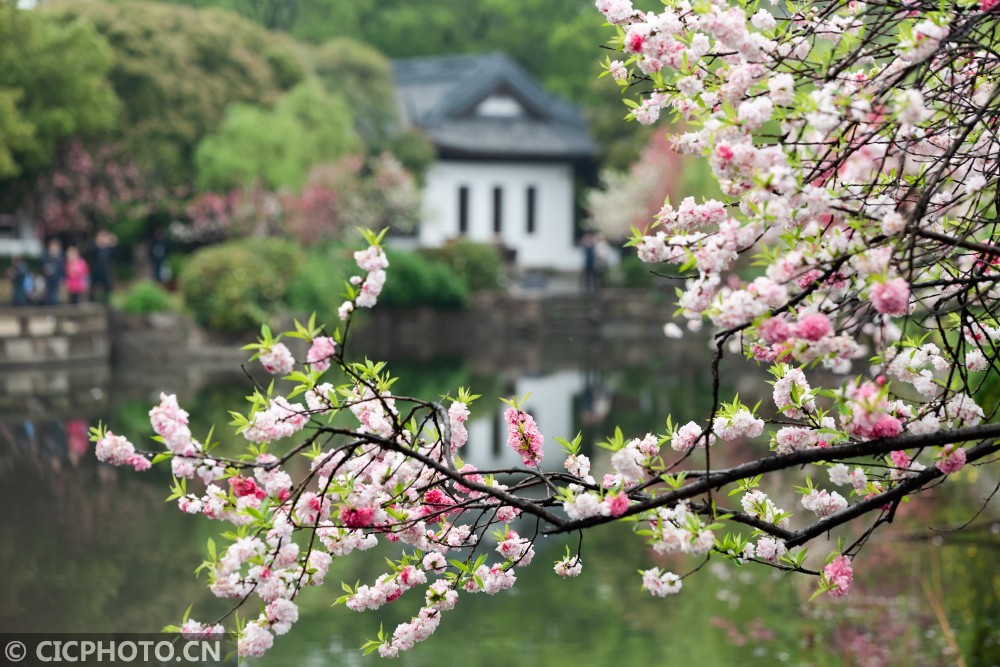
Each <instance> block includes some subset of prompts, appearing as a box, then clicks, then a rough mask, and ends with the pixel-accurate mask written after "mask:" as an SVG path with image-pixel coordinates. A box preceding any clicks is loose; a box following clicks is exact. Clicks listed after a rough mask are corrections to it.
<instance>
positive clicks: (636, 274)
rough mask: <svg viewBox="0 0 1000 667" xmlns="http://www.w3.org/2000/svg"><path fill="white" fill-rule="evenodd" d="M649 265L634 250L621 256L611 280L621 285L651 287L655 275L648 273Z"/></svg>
mask: <svg viewBox="0 0 1000 667" xmlns="http://www.w3.org/2000/svg"><path fill="white" fill-rule="evenodd" d="M650 268H651V267H650V265H649V264H646V263H645V262H643V261H641V260H640V259H639V257H638V255H636V254H635V253H634V252H627V253H625V254H624V255H623V256H622V261H621V263H620V264H619V265H618V266H617V267H615V275H614V278H613V281H614V282H615V283H616V284H618V285H621V286H622V287H652V286H653V285H654V284H655V280H656V276H654V275H653V274H652V273H650Z"/></svg>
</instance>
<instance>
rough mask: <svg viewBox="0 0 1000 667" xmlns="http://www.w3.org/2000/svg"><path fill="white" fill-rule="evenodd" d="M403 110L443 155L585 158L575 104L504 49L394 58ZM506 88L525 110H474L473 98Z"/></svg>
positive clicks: (586, 146)
mask: <svg viewBox="0 0 1000 667" xmlns="http://www.w3.org/2000/svg"><path fill="white" fill-rule="evenodd" d="M393 72H394V74H395V77H396V90H397V91H398V95H399V103H400V106H401V108H402V112H403V117H404V119H405V121H406V122H407V123H408V124H410V125H415V126H417V127H419V128H422V129H423V130H424V131H426V132H427V134H428V136H429V137H430V138H431V140H432V141H433V142H434V144H435V145H436V146H437V147H438V149H439V150H440V151H441V153H442V154H444V155H454V156H465V157H493V158H535V159H584V158H589V157H591V156H592V155H593V154H594V143H593V141H591V139H590V133H589V132H588V131H587V126H586V124H585V123H584V121H583V118H582V116H581V115H580V112H579V110H577V109H576V107H574V106H573V105H571V104H568V103H566V102H564V101H562V100H560V99H559V98H557V97H554V96H553V95H551V94H549V93H548V92H546V91H545V89H544V88H542V87H541V85H539V84H538V82H537V81H536V80H535V79H534V78H533V77H532V76H531V75H529V74H528V73H527V72H525V71H524V70H523V69H521V67H520V66H519V65H518V64H517V63H515V62H514V61H513V60H511V59H510V58H508V57H507V56H505V55H503V54H499V53H494V54H485V55H458V56H440V57H431V58H410V59H406V60H396V61H393ZM496 91H503V92H504V93H505V94H508V95H510V96H512V97H514V98H515V99H516V100H517V101H518V102H519V103H520V104H521V105H522V107H523V108H524V109H525V110H526V113H525V114H524V115H521V116H518V117H510V118H508V117H497V116H479V115H475V114H474V113H473V110H474V109H475V107H476V105H478V104H479V102H481V101H482V100H484V99H485V98H487V97H489V95H490V94H491V93H494V92H496Z"/></svg>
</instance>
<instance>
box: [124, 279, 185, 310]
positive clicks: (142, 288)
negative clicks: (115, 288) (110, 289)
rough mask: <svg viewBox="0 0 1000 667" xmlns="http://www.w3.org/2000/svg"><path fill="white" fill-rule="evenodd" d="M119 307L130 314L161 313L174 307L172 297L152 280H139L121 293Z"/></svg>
mask: <svg viewBox="0 0 1000 667" xmlns="http://www.w3.org/2000/svg"><path fill="white" fill-rule="evenodd" d="M121 309H122V311H124V312H126V313H130V314H132V315H148V314H150V313H162V312H164V311H168V310H173V309H174V299H173V297H171V296H170V294H168V293H167V292H166V291H165V290H164V289H163V288H162V287H160V286H159V285H157V284H156V283H155V282H153V281H152V280H140V281H139V282H137V283H136V284H135V285H133V286H132V287H131V288H129V290H128V291H127V292H126V293H125V294H124V295H123V297H122V301H121Z"/></svg>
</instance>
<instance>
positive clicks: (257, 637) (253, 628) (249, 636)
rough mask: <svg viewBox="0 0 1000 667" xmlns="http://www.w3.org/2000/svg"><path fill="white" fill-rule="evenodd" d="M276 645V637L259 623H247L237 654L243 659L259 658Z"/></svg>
mask: <svg viewBox="0 0 1000 667" xmlns="http://www.w3.org/2000/svg"><path fill="white" fill-rule="evenodd" d="M273 645H274V635H272V634H271V633H270V632H268V631H267V630H265V629H264V628H263V627H262V626H261V625H260V624H259V623H257V622H251V623H247V624H246V625H245V626H244V627H243V634H241V635H240V639H239V641H238V642H237V644H236V652H237V653H239V655H240V657H242V658H259V657H260V656H262V655H264V653H265V652H266V651H267V650H268V649H269V648H271V647H272V646H273Z"/></svg>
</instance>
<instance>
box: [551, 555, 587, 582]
mask: <svg viewBox="0 0 1000 667" xmlns="http://www.w3.org/2000/svg"><path fill="white" fill-rule="evenodd" d="M552 569H553V570H554V571H555V573H556V574H558V575H559V576H560V577H562V578H563V579H569V578H570V577H576V576H579V575H580V573H581V572H583V561H582V560H580V557H579V556H567V557H566V558H563V559H562V560H559V561H556V564H555V566H554V567H553V568H552Z"/></svg>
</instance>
